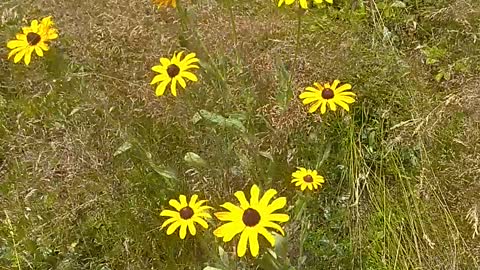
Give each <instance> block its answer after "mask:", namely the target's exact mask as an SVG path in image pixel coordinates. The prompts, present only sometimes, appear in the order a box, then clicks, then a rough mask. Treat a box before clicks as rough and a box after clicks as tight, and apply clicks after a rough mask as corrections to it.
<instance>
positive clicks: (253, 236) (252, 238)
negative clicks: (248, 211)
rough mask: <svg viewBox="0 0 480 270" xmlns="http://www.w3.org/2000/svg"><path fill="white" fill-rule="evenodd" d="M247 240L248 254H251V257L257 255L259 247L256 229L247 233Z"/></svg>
mask: <svg viewBox="0 0 480 270" xmlns="http://www.w3.org/2000/svg"><path fill="white" fill-rule="evenodd" d="M248 242H249V245H250V254H252V256H253V257H257V256H258V250H259V249H260V247H259V245H258V233H257V232H256V231H253V230H252V231H251V232H250V233H249V234H248Z"/></svg>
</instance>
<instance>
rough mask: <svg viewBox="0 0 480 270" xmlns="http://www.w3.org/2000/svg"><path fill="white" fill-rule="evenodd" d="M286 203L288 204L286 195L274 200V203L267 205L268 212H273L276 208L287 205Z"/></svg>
mask: <svg viewBox="0 0 480 270" xmlns="http://www.w3.org/2000/svg"><path fill="white" fill-rule="evenodd" d="M286 204H287V198H285V197H280V198H277V199H275V200H274V201H273V202H272V204H270V205H269V206H268V207H267V209H266V212H268V213H273V212H275V211H276V210H278V209H281V208H283V207H285V205H286Z"/></svg>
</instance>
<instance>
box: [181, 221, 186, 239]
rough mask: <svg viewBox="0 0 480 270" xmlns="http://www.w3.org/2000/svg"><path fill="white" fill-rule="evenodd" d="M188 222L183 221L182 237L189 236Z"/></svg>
mask: <svg viewBox="0 0 480 270" xmlns="http://www.w3.org/2000/svg"><path fill="white" fill-rule="evenodd" d="M187 224H188V223H186V222H185V223H183V224H182V225H181V226H180V233H179V235H180V239H185V236H187V226H188V225H187Z"/></svg>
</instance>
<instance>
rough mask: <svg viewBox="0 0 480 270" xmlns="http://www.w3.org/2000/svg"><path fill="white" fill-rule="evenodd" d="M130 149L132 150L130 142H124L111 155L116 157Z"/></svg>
mask: <svg viewBox="0 0 480 270" xmlns="http://www.w3.org/2000/svg"><path fill="white" fill-rule="evenodd" d="M130 148H132V144H131V143H130V142H124V143H123V144H122V145H121V146H120V147H119V148H117V151H115V153H113V156H114V157H116V156H118V155H120V154H122V153H124V152H126V151H127V150H128V149H130Z"/></svg>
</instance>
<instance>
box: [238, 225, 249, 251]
mask: <svg viewBox="0 0 480 270" xmlns="http://www.w3.org/2000/svg"><path fill="white" fill-rule="evenodd" d="M249 232H250V230H244V231H243V232H242V234H241V235H240V241H238V246H237V255H238V257H243V256H245V253H246V252H247V240H248V236H249Z"/></svg>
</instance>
